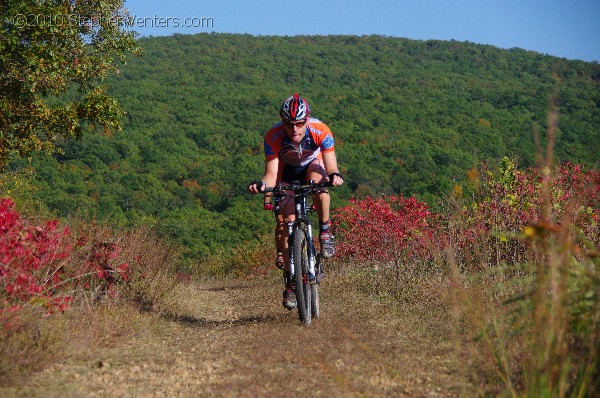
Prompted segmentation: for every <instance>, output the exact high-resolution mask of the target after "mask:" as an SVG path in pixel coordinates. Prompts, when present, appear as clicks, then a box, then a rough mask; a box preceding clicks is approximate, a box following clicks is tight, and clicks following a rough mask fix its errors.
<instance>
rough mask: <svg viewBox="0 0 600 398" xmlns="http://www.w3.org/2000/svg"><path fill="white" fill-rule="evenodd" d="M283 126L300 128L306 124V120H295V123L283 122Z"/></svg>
mask: <svg viewBox="0 0 600 398" xmlns="http://www.w3.org/2000/svg"><path fill="white" fill-rule="evenodd" d="M283 124H284V125H285V126H286V127H296V126H297V127H302V126H304V125H305V124H306V119H304V120H296V121H284V122H283Z"/></svg>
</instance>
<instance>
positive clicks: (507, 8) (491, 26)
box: [125, 0, 600, 62]
mask: <svg viewBox="0 0 600 398" xmlns="http://www.w3.org/2000/svg"><path fill="white" fill-rule="evenodd" d="M125 7H126V8H128V9H129V11H130V14H131V16H132V17H135V18H134V19H133V21H134V23H135V24H136V27H135V28H133V29H134V30H136V31H138V32H139V33H140V34H141V35H143V36H165V35H171V34H173V33H184V34H193V33H200V32H221V33H250V34H253V35H288V36H292V35H329V34H353V35H370V34H380V35H386V36H395V37H404V38H409V39H416V40H428V39H439V40H458V41H469V42H473V43H481V44H491V45H494V46H497V47H501V48H512V47H520V48H524V49H526V50H532V51H537V52H540V53H543V54H550V55H556V56H559V57H565V58H569V59H580V60H584V61H598V62H600V0H545V1H543V0H473V1H467V0H396V1H394V0H345V1H343V0H320V1H314V0H300V1H290V0H280V1H273V0H263V1H258V0H256V1H254V0H246V1H241V0H212V1H202V0H195V1H192V0H179V1H178V0H171V1H164V0H126V1H125ZM203 18H204V20H203ZM187 25H194V26H189V27H188V26H187Z"/></svg>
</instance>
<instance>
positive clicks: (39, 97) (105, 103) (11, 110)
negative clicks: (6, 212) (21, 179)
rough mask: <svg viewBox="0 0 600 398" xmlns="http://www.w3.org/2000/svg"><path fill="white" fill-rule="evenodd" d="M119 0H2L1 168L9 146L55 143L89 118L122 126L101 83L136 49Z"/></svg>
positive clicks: (27, 148)
mask: <svg viewBox="0 0 600 398" xmlns="http://www.w3.org/2000/svg"><path fill="white" fill-rule="evenodd" d="M122 6H123V1H122V0H102V1H101V0H86V1H74V0H60V1H59V0H55V1H49V0H36V1H34V0H25V1H23V0H1V1H0V18H1V20H0V23H1V28H0V170H1V169H3V168H4V167H5V166H6V163H7V160H8V158H9V156H10V155H11V154H18V155H20V156H27V155H29V154H30V153H31V152H33V151H37V150H46V151H53V150H54V149H55V144H56V143H57V142H58V140H60V139H63V138H68V137H78V138H79V137H81V135H82V131H83V128H84V127H85V126H86V124H91V125H94V126H104V128H116V129H119V128H120V118H121V116H122V115H123V111H122V110H121V108H120V107H119V105H118V103H117V102H116V100H115V99H114V98H112V97H111V96H110V95H109V94H108V93H107V90H106V87H105V86H103V85H102V81H103V80H104V79H105V78H106V77H107V76H108V75H109V74H110V73H118V66H119V65H120V63H123V62H125V56H126V54H127V53H129V52H132V53H139V52H140V48H139V46H138V45H137V42H136V40H135V35H136V33H135V32H133V31H128V30H127V29H126V26H127V18H128V15H127V12H126V10H124V9H123V8H122Z"/></svg>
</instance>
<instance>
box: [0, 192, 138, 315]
mask: <svg viewBox="0 0 600 398" xmlns="http://www.w3.org/2000/svg"><path fill="white" fill-rule="evenodd" d="M120 250H121V248H120V247H119V245H117V244H116V243H103V242H98V241H95V240H93V243H92V244H88V238H86V237H81V238H79V239H77V238H76V237H75V236H73V235H72V233H71V231H70V229H69V228H68V227H66V226H65V227H60V226H59V223H58V221H56V220H50V221H46V222H45V223H43V224H41V225H35V224H34V223H32V222H30V221H29V220H26V219H23V218H22V217H21V216H20V214H19V213H18V212H17V211H16V209H15V205H14V203H13V201H12V200H11V199H9V198H4V199H0V319H4V320H5V321H6V319H7V318H6V316H7V315H8V314H11V313H14V312H16V311H18V310H19V309H20V308H22V307H23V306H26V305H42V307H43V308H44V309H45V311H46V313H52V312H54V311H64V310H65V309H66V308H67V307H68V305H69V303H70V302H72V300H73V295H74V294H75V293H77V292H78V291H85V290H88V291H92V290H93V291H94V292H97V291H98V288H99V287H102V288H104V289H110V288H111V285H112V284H113V283H115V282H116V281H118V280H120V281H126V280H127V279H128V277H129V274H130V268H129V265H128V263H120V264H119V263H118V261H117V260H118V258H119V253H120ZM115 264H117V265H115Z"/></svg>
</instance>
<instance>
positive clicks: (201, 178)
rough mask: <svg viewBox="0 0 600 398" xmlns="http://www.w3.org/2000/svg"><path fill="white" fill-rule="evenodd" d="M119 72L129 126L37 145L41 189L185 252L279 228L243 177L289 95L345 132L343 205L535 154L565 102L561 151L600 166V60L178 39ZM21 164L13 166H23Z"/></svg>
mask: <svg viewBox="0 0 600 398" xmlns="http://www.w3.org/2000/svg"><path fill="white" fill-rule="evenodd" d="M139 43H140V45H141V46H142V47H143V49H144V53H143V55H142V56H141V57H139V58H134V59H131V60H130V61H129V63H128V64H127V65H125V66H123V68H122V73H121V74H119V75H118V76H117V77H115V78H111V79H110V81H109V82H108V84H109V86H110V91H111V92H112V93H113V94H114V95H115V96H116V98H117V99H118V100H119V101H120V103H121V105H122V107H123V108H124V109H125V110H126V111H127V112H128V115H127V120H126V122H125V128H124V130H123V131H121V132H117V133H112V134H103V133H89V134H86V135H84V138H83V139H82V140H81V141H73V142H68V143H65V144H64V145H63V147H64V154H63V155H57V156H55V157H46V156H40V157H36V158H35V159H34V160H33V162H34V167H35V168H36V170H37V178H38V180H39V183H40V185H41V186H42V188H43V189H41V190H40V191H39V192H38V195H39V196H40V198H41V199H42V200H43V201H44V202H45V203H46V204H47V206H48V207H49V208H50V209H51V210H55V211H57V212H58V213H59V214H60V215H66V214H69V213H74V212H76V211H78V212H79V213H80V214H89V215H90V216H97V217H98V218H100V219H106V218H109V219H110V220H111V222H113V223H115V224H120V225H126V224H136V223H152V224H155V226H156V228H157V229H158V230H159V231H160V232H161V234H163V235H164V236H168V237H172V238H174V239H176V240H178V241H179V242H182V243H183V244H185V245H186V246H187V247H188V248H189V249H190V251H189V252H188V257H189V258H197V257H200V256H202V255H204V254H207V253H210V252H214V251H216V250H218V249H220V248H223V247H228V246H231V245H236V244H239V243H240V242H241V241H243V240H247V239H251V238H252V237H253V236H255V235H256V233H258V232H264V231H270V230H271V228H272V215H270V214H267V213H266V212H263V211H262V210H261V207H262V206H261V205H262V202H261V199H259V198H256V197H254V198H251V197H250V196H249V195H247V194H246V193H245V187H246V185H247V183H248V182H249V181H251V180H254V179H257V178H259V177H260V176H261V175H262V172H263V159H264V158H263V154H262V150H263V148H262V142H263V135H264V133H265V132H266V130H267V129H268V128H269V127H270V126H271V125H272V124H273V123H275V122H276V121H277V120H278V108H279V105H280V104H281V102H282V101H283V100H284V99H285V98H286V97H287V96H288V95H290V94H292V93H294V92H297V93H300V94H301V95H302V96H305V97H306V98H307V99H308V100H309V102H310V104H311V106H312V109H313V115H314V116H315V117H317V118H319V119H321V120H322V121H324V122H325V123H327V124H329V125H330V127H331V129H332V131H333V133H334V136H335V138H336V149H337V155H338V160H339V163H340V167H341V171H342V173H343V174H344V175H345V176H346V182H347V184H346V185H345V186H343V187H342V188H340V189H336V190H335V193H334V194H333V195H334V203H338V204H339V203H342V200H345V199H347V198H349V197H351V196H358V197H364V196H365V195H376V194H380V193H381V192H387V193H402V194H404V195H413V194H416V195H417V197H418V198H420V199H421V200H425V201H426V202H427V203H429V204H431V205H435V199H436V198H439V197H441V196H443V195H445V194H447V193H448V192H449V191H451V190H452V188H453V186H454V185H455V184H457V183H461V182H462V181H464V180H465V178H466V177H465V175H466V172H467V171H468V170H469V169H471V168H473V167H476V166H478V165H480V163H481V162H482V161H485V160H487V161H490V162H491V163H492V164H494V163H495V162H497V161H498V159H500V158H502V157H503V156H509V157H512V158H515V159H517V160H518V161H519V163H520V165H528V164H532V162H533V160H534V157H535V145H534V138H533V136H534V133H533V132H534V131H535V130H538V131H539V132H540V133H541V134H542V135H543V133H544V132H545V128H546V119H547V113H548V109H549V103H553V104H556V105H558V106H559V112H560V119H559V131H558V137H557V146H556V154H557V158H558V159H559V160H561V161H564V160H571V161H575V162H579V163H584V164H586V165H590V166H594V165H597V161H598V150H599V148H600V113H599V110H598V108H599V106H600V65H598V64H597V63H586V62H581V61H571V60H567V59H560V58H556V57H550V56H545V55H542V54H538V53H534V52H530V51H525V50H522V49H512V50H502V49H498V48H495V47H492V46H485V45H476V44H472V43H462V42H455V41H412V40H408V39H400V38H391V37H381V36H363V37H357V36H300V37H256V36H251V35H233V34H198V35H175V36H171V37H151V38H142V39H140V40H139ZM18 166H19V164H16V165H13V167H18Z"/></svg>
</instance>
